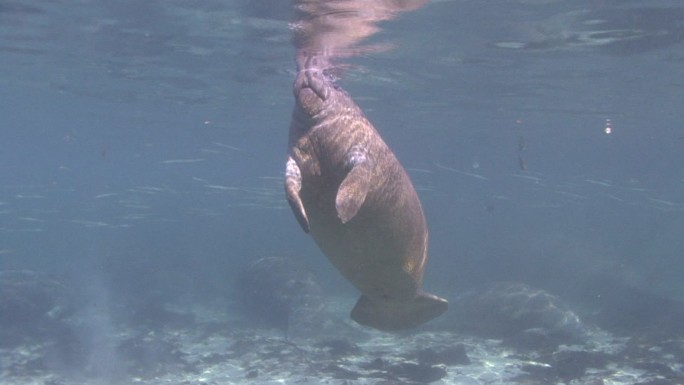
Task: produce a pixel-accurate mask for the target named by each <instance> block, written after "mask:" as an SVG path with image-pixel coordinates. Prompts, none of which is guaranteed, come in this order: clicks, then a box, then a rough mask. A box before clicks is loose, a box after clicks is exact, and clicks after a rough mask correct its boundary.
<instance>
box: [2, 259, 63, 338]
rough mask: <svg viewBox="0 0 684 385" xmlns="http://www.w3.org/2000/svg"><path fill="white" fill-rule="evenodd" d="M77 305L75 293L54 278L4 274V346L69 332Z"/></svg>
mask: <svg viewBox="0 0 684 385" xmlns="http://www.w3.org/2000/svg"><path fill="white" fill-rule="evenodd" d="M74 302H75V301H74V293H73V290H72V289H71V288H70V287H69V286H68V285H67V284H66V283H65V282H64V281H62V280H60V279H59V278H57V277H55V276H53V275H50V274H46V273H40V272H35V271H29V270H8V271H0V341H1V342H0V345H2V346H8V345H9V346H13V345H15V344H18V343H20V342H22V341H25V340H26V339H33V340H36V339H44V338H45V337H46V336H51V335H53V334H56V333H57V331H59V330H62V329H65V328H66V325H65V320H66V318H67V317H69V316H70V315H71V314H73V312H74Z"/></svg>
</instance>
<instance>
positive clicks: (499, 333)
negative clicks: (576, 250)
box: [453, 282, 586, 349]
mask: <svg viewBox="0 0 684 385" xmlns="http://www.w3.org/2000/svg"><path fill="white" fill-rule="evenodd" d="M453 309H454V311H453V312H454V317H455V318H456V324H457V326H458V328H459V329H462V330H464V331H468V332H471V333H473V334H476V335H478V336H482V337H485V338H500V339H503V340H504V342H506V343H508V344H509V345H512V346H514V347H517V348H523V349H524V348H527V349H538V348H542V347H553V346H557V345H558V344H561V343H572V342H579V341H582V340H584V338H585V336H586V331H585V327H584V325H583V323H582V322H581V321H580V319H579V317H578V316H577V315H576V314H575V313H574V312H573V311H572V310H570V309H569V308H568V306H567V305H565V304H564V303H563V302H562V301H561V300H560V299H559V298H558V297H556V296H554V295H551V294H549V293H547V292H545V291H543V290H540V289H536V288H533V287H530V286H527V285H525V284H522V283H511V282H504V283H496V284H494V285H491V286H488V287H485V288H483V289H478V290H472V291H469V292H466V293H464V294H462V295H461V296H460V297H458V298H457V299H456V300H455V301H454V304H453Z"/></svg>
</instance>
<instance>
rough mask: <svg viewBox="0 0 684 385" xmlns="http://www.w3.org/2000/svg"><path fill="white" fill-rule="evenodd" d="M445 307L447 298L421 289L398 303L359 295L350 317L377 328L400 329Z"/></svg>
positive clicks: (418, 322)
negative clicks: (410, 297) (374, 299)
mask: <svg viewBox="0 0 684 385" xmlns="http://www.w3.org/2000/svg"><path fill="white" fill-rule="evenodd" d="M447 307H448V303H447V300H445V299H444V298H440V297H437V296H436V295H434V294H430V293H426V292H423V291H418V293H416V296H415V297H414V298H413V299H412V300H410V301H406V302H400V303H392V302H387V301H373V300H371V299H370V298H368V297H367V296H366V295H361V297H360V298H359V300H358V301H357V302H356V306H354V309H353V310H352V312H351V318H352V319H353V320H354V321H356V322H358V323H359V324H361V325H366V326H370V327H373V328H376V329H378V330H385V331H392V330H402V329H410V328H413V327H416V326H418V325H420V324H422V323H424V322H427V321H429V320H431V319H433V318H436V317H438V316H439V315H441V314H442V313H444V312H445V311H446V310H447Z"/></svg>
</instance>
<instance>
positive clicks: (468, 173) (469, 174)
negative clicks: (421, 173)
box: [435, 163, 489, 180]
mask: <svg viewBox="0 0 684 385" xmlns="http://www.w3.org/2000/svg"><path fill="white" fill-rule="evenodd" d="M435 166H436V167H438V168H441V169H443V170H447V171H451V172H455V173H457V174H462V175H467V176H471V177H473V178H477V179H480V180H489V178H487V177H486V176H483V175H480V174H474V173H472V172H465V171H461V170H457V169H455V168H453V167H449V166H445V165H443V164H439V163H435Z"/></svg>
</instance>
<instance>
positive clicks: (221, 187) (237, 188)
mask: <svg viewBox="0 0 684 385" xmlns="http://www.w3.org/2000/svg"><path fill="white" fill-rule="evenodd" d="M204 187H206V188H210V189H214V190H230V191H235V190H240V188H239V187H234V186H223V185H220V184H205V185H204Z"/></svg>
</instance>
